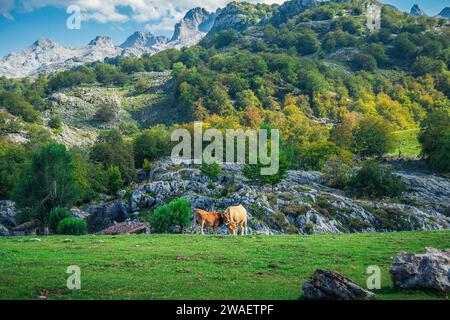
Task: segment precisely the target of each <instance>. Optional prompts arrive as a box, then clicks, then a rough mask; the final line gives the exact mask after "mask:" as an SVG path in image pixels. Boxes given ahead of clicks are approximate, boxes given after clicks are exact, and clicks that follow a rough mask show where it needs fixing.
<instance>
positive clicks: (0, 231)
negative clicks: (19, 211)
mask: <svg viewBox="0 0 450 320" xmlns="http://www.w3.org/2000/svg"><path fill="white" fill-rule="evenodd" d="M9 235H10V232H9V230H8V229H7V228H6V227H5V226H3V225H1V224H0V237H5V236H9Z"/></svg>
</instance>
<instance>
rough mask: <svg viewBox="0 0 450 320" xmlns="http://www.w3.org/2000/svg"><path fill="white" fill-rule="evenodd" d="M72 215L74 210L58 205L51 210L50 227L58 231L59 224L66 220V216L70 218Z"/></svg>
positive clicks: (53, 230)
mask: <svg viewBox="0 0 450 320" xmlns="http://www.w3.org/2000/svg"><path fill="white" fill-rule="evenodd" d="M71 216H72V212H70V210H67V209H64V208H60V207H56V208H53V209H52V211H50V216H49V228H50V231H52V232H56V231H57V229H58V224H59V223H60V222H61V221H62V220H64V219H65V218H70V217H71Z"/></svg>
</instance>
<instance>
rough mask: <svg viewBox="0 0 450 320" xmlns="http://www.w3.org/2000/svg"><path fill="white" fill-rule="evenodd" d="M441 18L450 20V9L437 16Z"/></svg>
mask: <svg viewBox="0 0 450 320" xmlns="http://www.w3.org/2000/svg"><path fill="white" fill-rule="evenodd" d="M437 16H438V17H439V18H445V19H450V7H446V8H444V9H442V11H441V13H439V14H438V15H437Z"/></svg>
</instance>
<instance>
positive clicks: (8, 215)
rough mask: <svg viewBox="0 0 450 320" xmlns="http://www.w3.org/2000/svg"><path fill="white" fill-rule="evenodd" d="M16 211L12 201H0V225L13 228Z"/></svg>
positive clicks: (15, 223)
mask: <svg viewBox="0 0 450 320" xmlns="http://www.w3.org/2000/svg"><path fill="white" fill-rule="evenodd" d="M16 216H17V210H16V207H15V204H14V202H13V201H9V200H0V224H1V225H3V226H4V227H5V228H13V227H15V226H16V225H17V222H16Z"/></svg>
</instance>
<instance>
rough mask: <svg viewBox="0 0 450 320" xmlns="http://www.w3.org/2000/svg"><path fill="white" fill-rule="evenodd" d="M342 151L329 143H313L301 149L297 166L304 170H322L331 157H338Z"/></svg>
mask: <svg viewBox="0 0 450 320" xmlns="http://www.w3.org/2000/svg"><path fill="white" fill-rule="evenodd" d="M342 152H343V150H342V149H340V148H339V147H338V146H336V145H335V144H334V143H332V142H329V141H320V142H313V143H310V144H307V145H305V146H304V147H302V149H301V151H300V159H299V164H300V166H301V167H302V168H303V169H306V170H322V169H323V167H324V165H325V163H326V162H327V160H328V159H329V158H330V157H331V156H332V155H339V154H340V153H342Z"/></svg>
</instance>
